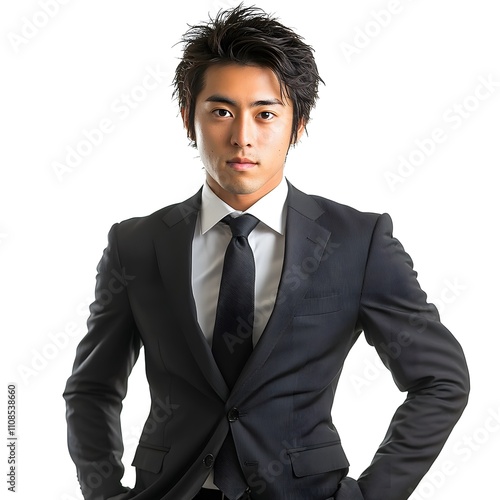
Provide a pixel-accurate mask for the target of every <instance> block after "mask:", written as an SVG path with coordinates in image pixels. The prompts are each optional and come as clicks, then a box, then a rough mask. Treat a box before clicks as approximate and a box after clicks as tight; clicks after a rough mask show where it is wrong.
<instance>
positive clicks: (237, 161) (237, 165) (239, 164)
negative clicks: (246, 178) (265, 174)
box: [227, 158, 257, 170]
mask: <svg viewBox="0 0 500 500" xmlns="http://www.w3.org/2000/svg"><path fill="white" fill-rule="evenodd" d="M227 164H228V165H229V166H230V167H231V168H232V169H234V170H248V169H250V168H253V167H255V166H256V165H257V162H254V161H252V160H249V159H248V158H231V159H230V160H228V162H227Z"/></svg>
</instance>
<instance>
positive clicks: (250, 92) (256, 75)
mask: <svg viewBox="0 0 500 500" xmlns="http://www.w3.org/2000/svg"><path fill="white" fill-rule="evenodd" d="M203 80H204V81H203V83H204V85H203V88H202V90H201V92H200V94H199V96H198V97H199V98H201V100H203V101H204V102H221V103H226V104H229V105H241V104H243V103H244V104H245V105H250V106H259V105H264V106H274V105H276V106H287V105H288V104H289V103H288V102H287V98H286V95H284V93H283V92H282V90H283V89H282V87H283V86H282V85H281V84H280V81H279V80H278V77H277V76H276V74H275V73H274V71H273V70H272V69H271V68H268V67H266V66H257V65H242V64H214V65H212V66H209V67H208V68H207V70H206V71H205V75H204V78H203Z"/></svg>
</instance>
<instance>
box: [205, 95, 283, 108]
mask: <svg viewBox="0 0 500 500" xmlns="http://www.w3.org/2000/svg"><path fill="white" fill-rule="evenodd" d="M205 102H219V103H221V104H229V105H230V106H235V107H236V106H238V103H237V102H236V101H234V100H233V99H229V97H225V96H222V95H219V94H214V95H211V96H209V97H207V98H206V100H205ZM276 105H278V106H284V104H283V102H282V101H280V100H279V99H276V98H273V99H259V100H258V101H254V102H252V103H251V104H250V106H251V107H252V108H256V107H259V106H276Z"/></svg>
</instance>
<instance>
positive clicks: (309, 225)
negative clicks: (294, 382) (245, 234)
mask: <svg viewBox="0 0 500 500" xmlns="http://www.w3.org/2000/svg"><path fill="white" fill-rule="evenodd" d="M287 205H288V208H287V220H286V242H285V256H284V261H283V271H282V273H281V279H280V284H279V287H278V294H277V297H276V303H275V306H274V310H273V313H272V314H271V317H270V318H269V321H268V323H267V325H266V328H265V329H264V332H263V334H262V337H261V338H260V340H259V342H258V343H257V345H256V346H255V349H254V351H253V353H252V355H251V357H250V359H249V360H248V363H247V364H246V366H245V368H244V369H243V371H242V373H241V376H240V377H239V379H238V381H237V383H236V385H235V387H234V392H235V393H236V392H238V391H239V390H241V389H243V388H244V386H245V385H246V384H248V383H249V381H250V380H251V379H252V377H253V376H254V375H256V374H257V373H258V370H259V368H260V367H261V366H262V365H263V364H264V363H265V362H266V360H267V359H268V357H269V355H270V354H271V352H272V350H273V349H274V346H275V345H276V343H277V342H278V341H279V339H280V338H281V336H282V335H283V333H284V331H285V329H286V327H287V325H288V324H289V322H290V321H291V320H292V318H293V313H294V309H295V306H296V304H297V302H298V301H299V300H300V299H301V298H302V297H304V295H305V294H306V292H307V290H308V288H309V286H310V284H311V280H312V278H313V276H314V274H315V272H316V270H317V268H318V266H319V264H320V262H321V259H322V257H323V254H324V251H325V248H326V246H327V244H328V240H329V239H330V234H331V233H330V231H329V230H327V229H325V228H324V227H322V226H321V225H319V224H318V223H317V222H316V220H317V219H318V217H319V216H320V215H321V214H322V213H323V212H324V211H323V209H322V208H321V207H320V206H319V205H318V204H317V203H316V202H315V201H314V199H313V198H311V197H310V196H307V195H306V194H304V193H302V192H301V191H299V190H297V189H296V188H294V187H293V186H292V185H291V184H289V194H288V198H287Z"/></svg>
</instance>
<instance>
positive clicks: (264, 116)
mask: <svg viewBox="0 0 500 500" xmlns="http://www.w3.org/2000/svg"><path fill="white" fill-rule="evenodd" d="M259 114H260V117H261V118H262V119H263V120H272V119H273V118H274V115H273V114H272V113H271V112H270V111H262V113H259Z"/></svg>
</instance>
